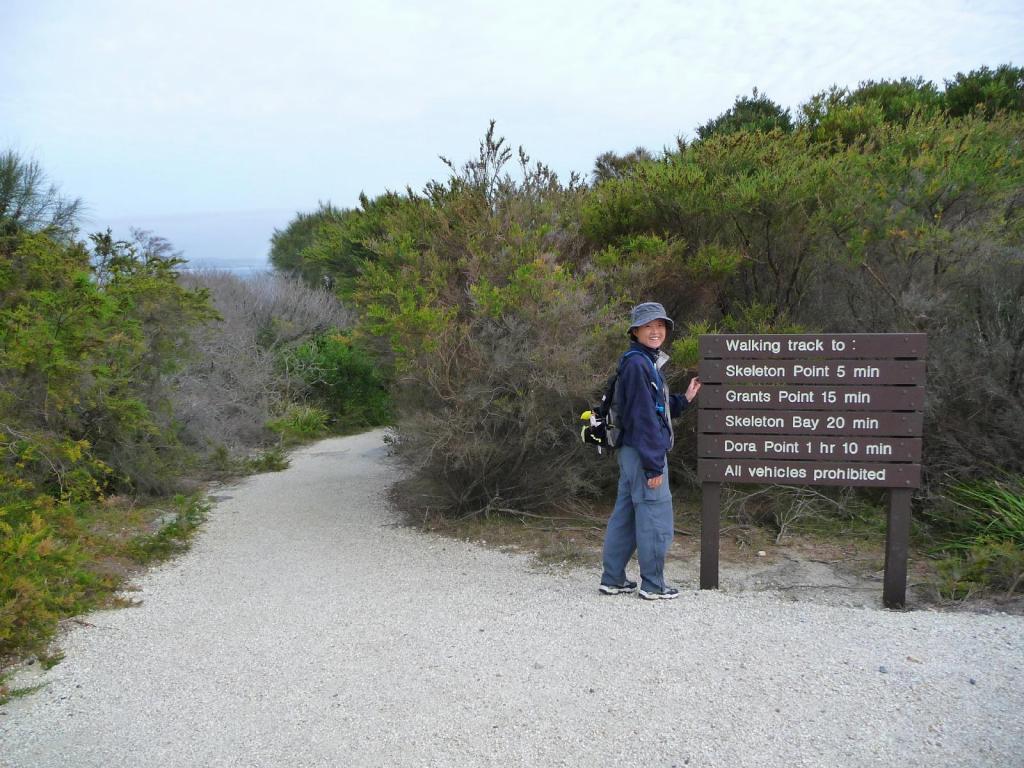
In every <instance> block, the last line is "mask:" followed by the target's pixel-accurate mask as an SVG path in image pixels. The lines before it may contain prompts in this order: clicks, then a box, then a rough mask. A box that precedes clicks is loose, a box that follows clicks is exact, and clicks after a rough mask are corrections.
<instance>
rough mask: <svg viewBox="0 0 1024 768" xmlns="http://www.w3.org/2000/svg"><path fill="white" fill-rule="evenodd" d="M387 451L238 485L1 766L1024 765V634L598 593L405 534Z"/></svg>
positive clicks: (1019, 624) (1008, 620)
mask: <svg viewBox="0 0 1024 768" xmlns="http://www.w3.org/2000/svg"><path fill="white" fill-rule="evenodd" d="M393 471H394V469H393V468H392V467H390V466H389V464H388V462H387V460H386V458H385V453H384V449H383V446H382V433H381V432H374V433H370V434H366V435H360V436H356V437H348V438H340V439H332V440H327V441H324V442H321V443H318V444H317V445H314V446H311V447H309V448H307V449H305V450H302V451H300V452H299V453H297V454H296V455H294V457H293V462H292V467H291V469H289V470H288V471H286V472H283V473H277V474H268V475H261V476H257V477H253V478H249V479H247V480H245V481H244V482H242V483H240V484H239V485H237V486H235V487H233V488H231V489H229V490H227V491H225V492H224V493H225V494H227V495H230V498H226V499H224V500H222V501H221V502H220V503H218V504H217V506H216V507H215V509H214V511H213V513H212V514H211V517H210V520H209V522H208V523H207V524H206V525H205V527H204V529H203V531H202V532H201V533H200V535H199V536H198V538H197V540H196V542H195V544H194V546H193V548H192V549H191V550H190V551H189V552H188V553H187V554H185V555H184V556H182V557H180V558H178V559H176V560H175V561H174V562H172V563H170V564H168V565H165V566H162V567H160V568H157V569H155V570H153V571H151V572H149V573H148V574H147V575H145V577H144V578H142V579H141V580H140V582H139V586H140V587H141V592H140V593H138V595H137V596H138V597H140V598H141V599H142V600H144V603H143V604H142V606H141V607H138V608H134V609H126V610H117V611H106V612H102V613H96V614H93V615H91V616H88V617H87V620H88V622H89V623H90V624H91V625H93V626H75V627H74V628H73V629H72V630H71V631H70V632H69V633H68V634H67V636H66V638H65V640H64V642H63V647H64V648H65V649H66V651H67V658H66V659H65V661H63V662H62V663H61V664H58V665H57V666H56V667H54V668H53V669H52V670H50V671H48V672H45V673H39V672H32V671H26V672H24V673H22V674H21V675H20V676H19V678H18V679H17V680H16V683H17V684H20V685H28V684H33V683H36V682H45V683H46V684H47V685H46V687H45V688H44V689H42V690H41V691H39V692H37V693H35V694H33V695H31V696H29V697H27V698H24V699H19V700H17V701H15V702H13V703H11V704H9V705H7V706H6V707H5V708H4V712H3V714H2V715H0V764H2V765H4V766H10V767H11V768H14V767H15V766H18V767H21V766H24V767H25V768H28V767H29V766H31V767H32V768H50V767H52V768H57V767H58V766H60V767H61V768H64V767H66V766H71V767H73V768H90V767H92V766H96V767H97V768H98V767H99V766H103V768H117V767H120V766H124V767H125V768H150V767H153V768H155V767H156V766H168V767H172V766H173V768H182V767H183V766H184V767H188V766H203V767H204V768H205V767H210V768H212V767H214V766H245V767H246V768H253V767H255V766H268V767H269V766H282V767H288V768H290V767H292V766H297V767H298V766H301V767H303V768H304V767H307V766H331V767H333V766H346V767H347V766H382V767H383V766H386V767H391V766H510V765H511V766H520V765H521V766H588V767H590V766H619V765H622V766H625V765H631V766H633V765H640V766H645V767H648V766H649V767H653V766H665V767H666V768H668V766H684V765H685V766H722V767H723V768H742V767H743V766H758V767H759V768H761V767H762V766H785V767H786V768H791V767H792V766H843V767H844V768H846V767H847V766H885V767H886V768H890V767H891V766H930V767H932V768H934V767H935V766H970V768H979V767H981V766H1022V765H1024V730H1022V725H1021V719H1020V716H1021V712H1024V619H1022V618H1020V617H1011V616H1005V615H990V616H982V615H971V614H940V613H933V612H928V611H911V612H906V613H894V612H888V611H885V610H882V609H854V608H848V607H842V606H828V605H815V604H809V603H799V602H797V603H794V602H787V601H782V600H779V599H778V598H776V597H773V596H771V595H765V594H757V595H754V594H738V595H737V594H728V592H699V591H697V590H696V588H695V587H694V586H693V585H690V587H691V588H690V589H687V590H685V591H684V594H683V595H682V596H681V597H680V598H679V599H678V600H675V601H671V602H659V603H650V604H649V603H646V602H644V601H641V600H639V599H637V598H635V597H632V596H617V597H605V596H599V595H598V593H597V589H596V586H597V578H598V576H599V570H598V565H597V564H596V563H595V564H594V567H593V568H590V569H585V570H566V569H541V568H538V567H536V566H535V565H532V564H531V561H530V560H529V559H528V558H526V557H525V556H519V555H508V554H503V553H500V552H496V551H491V550H487V549H484V548H481V547H477V546H474V545H470V544H465V543H461V542H453V541H450V540H446V539H441V538H437V537H434V536H430V535H425V534H421V533H418V532H415V531H411V530H406V529H403V528H399V527H396V526H394V525H393V519H392V518H391V517H390V515H389V513H388V512H387V510H386V508H385V506H384V503H383V501H382V499H383V492H384V490H385V488H386V487H387V484H388V481H389V478H390V476H391V473H392V472H393Z"/></svg>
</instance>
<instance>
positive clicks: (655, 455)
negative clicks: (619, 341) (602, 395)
mask: <svg viewBox="0 0 1024 768" xmlns="http://www.w3.org/2000/svg"><path fill="white" fill-rule="evenodd" d="M629 349H630V351H633V350H635V351H638V352H640V354H632V355H628V356H626V355H624V356H623V358H622V359H621V361H620V363H619V377H618V380H617V381H616V383H615V397H616V399H617V400H618V401H619V409H618V410H619V421H620V422H621V424H622V437H621V441H620V443H621V444H622V445H628V446H630V447H632V448H635V449H636V451H637V453H639V454H640V463H641V465H642V466H643V468H644V474H645V475H646V476H647V477H648V478H651V477H657V476H658V475H660V474H661V473H662V471H663V470H664V466H665V454H666V453H668V450H669V449H670V448H671V447H672V430H671V428H670V427H669V422H668V415H666V414H665V383H664V379H663V378H662V376H661V372H660V371H659V370H658V369H657V359H658V350H656V349H650V348H649V347H645V346H644V345H643V344H640V343H639V342H637V341H634V342H633V343H632V344H630V345H629ZM688 405H689V402H688V401H687V399H686V397H685V396H683V395H670V396H669V402H668V412H669V414H670V415H671V418H675V417H677V416H679V415H680V414H681V413H682V412H683V410H685V408H686V407H687V406H688Z"/></svg>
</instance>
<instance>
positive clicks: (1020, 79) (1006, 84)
mask: <svg viewBox="0 0 1024 768" xmlns="http://www.w3.org/2000/svg"><path fill="white" fill-rule="evenodd" d="M945 102H946V109H947V110H949V114H950V115H951V116H953V117H960V116H963V115H967V114H969V113H970V112H972V111H973V110H974V109H975V108H977V107H979V106H980V107H982V108H983V109H984V111H985V114H986V115H987V116H988V117H992V116H993V115H994V114H995V113H996V112H997V111H1000V110H1004V111H1007V112H1024V67H1014V66H1012V65H1010V64H1002V65H1000V66H999V67H997V68H996V69H994V70H992V69H989V68H988V67H982V68H981V69H974V70H971V71H970V72H968V73H967V74H966V75H965V74H963V73H962V72H957V74H956V77H954V78H953V79H952V80H947V81H946V92H945Z"/></svg>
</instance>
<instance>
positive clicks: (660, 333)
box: [633, 320, 668, 349]
mask: <svg viewBox="0 0 1024 768" xmlns="http://www.w3.org/2000/svg"><path fill="white" fill-rule="evenodd" d="M633 334H634V335H635V336H636V340H637V341H639V342H640V343H641V344H643V345H644V346H645V347H650V348H651V349H659V348H660V347H661V345H662V344H664V343H665V336H667V335H668V325H667V324H666V323H665V321H664V320H651V322H649V323H646V324H644V325H639V326H637V327H636V328H634V329H633Z"/></svg>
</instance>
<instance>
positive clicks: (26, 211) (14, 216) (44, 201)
mask: <svg viewBox="0 0 1024 768" xmlns="http://www.w3.org/2000/svg"><path fill="white" fill-rule="evenodd" d="M81 205H82V203H81V201H80V200H79V199H77V198H75V199H69V198H66V197H63V196H62V195H61V194H60V191H59V190H58V188H57V187H56V186H55V185H54V184H51V183H50V182H49V181H48V180H47V177H46V173H45V172H44V171H43V169H42V167H41V166H40V165H39V163H37V162H36V161H35V160H23V159H22V158H21V157H20V156H19V155H18V154H17V153H16V152H14V151H13V150H7V151H6V152H4V153H3V154H0V236H9V235H12V234H14V233H15V232H18V231H20V230H27V231H30V232H39V231H44V230H45V231H46V232H48V233H49V234H50V235H51V236H53V237H57V238H61V239H65V240H67V239H70V238H71V237H73V236H74V234H75V232H76V231H77V229H78V226H77V217H78V214H79V212H80V209H81Z"/></svg>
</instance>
